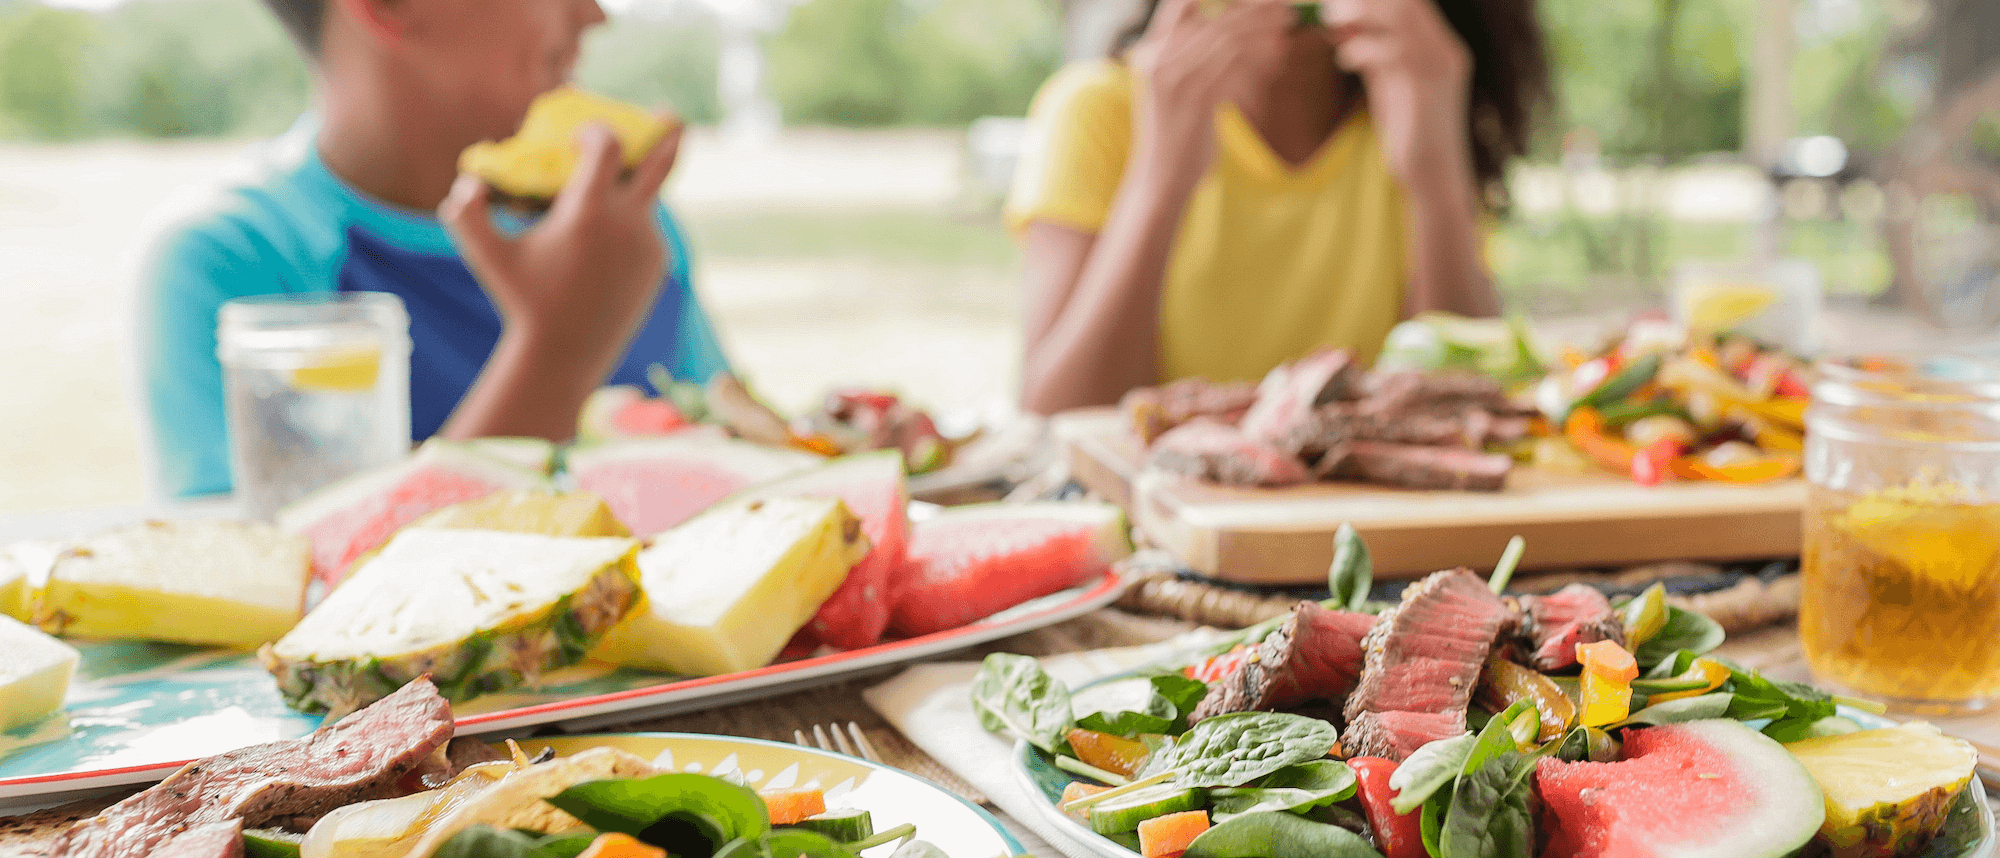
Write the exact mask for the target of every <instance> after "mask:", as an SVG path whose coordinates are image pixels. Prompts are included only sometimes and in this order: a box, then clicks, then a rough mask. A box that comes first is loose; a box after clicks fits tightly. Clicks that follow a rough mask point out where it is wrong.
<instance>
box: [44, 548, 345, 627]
mask: <svg viewBox="0 0 2000 858" xmlns="http://www.w3.org/2000/svg"><path fill="white" fill-rule="evenodd" d="M309 552H310V545H309V544H308V543H307V541H306V539H305V537H302V536H296V535H293V534H287V533H283V532H280V531H279V530H278V529H277V528H274V527H272V526H270V525H268V524H263V523H260V522H248V521H225V520H193V521H147V522H141V523H139V524H134V525H129V526H125V527H120V528H116V529H113V530H109V531H105V532H103V533H99V534H97V535H95V536H91V537H88V538H85V539H80V540H77V541H75V542H72V543H69V544H67V545H64V546H63V548H62V550H61V552H60V553H58V554H56V555H55V556H54V562H53V563H52V564H50V565H49V566H48V568H47V570H46V580H43V581H35V580H33V578H34V577H39V576H33V575H32V573H31V579H30V580H31V583H30V592H29V593H28V599H27V605H28V620H29V622H32V623H34V624H35V625H38V626H41V628H42V630H43V631H45V632H48V633H50V634H57V635H74V636H80V637H95V638H119V639H132V640H153V641H169V642H173V643H190V644H214V645H219V646H234V647H245V648H248V647H254V646H257V645H259V644H263V643H268V642H270V641H274V640H277V639H278V637H279V636H281V635H283V634H284V633H285V632H287V631H289V630H290V629H291V628H292V626H293V625H294V624H296V623H297V622H298V621H299V617H300V616H301V615H302V614H304V613H305V597H306V577H307V574H308V572H309V570H310V568H311V560H310V553H309ZM19 553H20V552H19V551H18V550H17V551H16V554H17V555H18V554H19Z"/></svg>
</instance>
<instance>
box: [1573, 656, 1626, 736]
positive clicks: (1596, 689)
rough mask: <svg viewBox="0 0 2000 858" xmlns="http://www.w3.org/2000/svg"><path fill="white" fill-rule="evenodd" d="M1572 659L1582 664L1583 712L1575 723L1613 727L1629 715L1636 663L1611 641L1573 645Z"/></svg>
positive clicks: (1587, 725) (1586, 725)
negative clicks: (1574, 650)
mask: <svg viewBox="0 0 2000 858" xmlns="http://www.w3.org/2000/svg"><path fill="white" fill-rule="evenodd" d="M1576 660H1577V661H1578V662H1579V663H1581V664H1582V665H1583V713H1582V715H1581V717H1580V718H1578V723H1581V724H1582V725H1583V726H1585V727H1602V726H1604V725H1606V724H1616V723H1618V722H1619V721H1623V720H1625V718H1626V717H1627V716H1629V715H1631V714H1632V680H1634V679H1637V678H1638V677H1639V662H1638V661H1637V660H1636V659H1634V658H1633V657H1632V654H1631V653H1629V652H1626V651H1625V648H1624V647H1622V646H1619V645H1618V644H1617V643H1616V642H1614V641H1598V642H1596V643H1587V644H1577V645H1576Z"/></svg>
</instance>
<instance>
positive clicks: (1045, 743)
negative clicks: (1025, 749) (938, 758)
mask: <svg viewBox="0 0 2000 858" xmlns="http://www.w3.org/2000/svg"><path fill="white" fill-rule="evenodd" d="M1070 705H1071V704H1070V697H1069V689H1068V688H1067V687H1065V686H1064V685H1063V684H1062V683H1060V682H1057V681H1055V680H1054V679H1052V678H1050V676H1049V675H1048V673H1047V672H1046V671H1044V670H1042V666H1041V664H1039V663H1037V662H1036V661H1035V660H1034V659H1032V658H1029V657H1027V656H1025V655H1014V654H1012V653H1004V652H996V653H993V654H992V655H989V656H987V657H986V661H985V662H984V663H982V664H981V665H980V666H979V674H978V675H977V676H975V677H973V680H972V709H973V711H975V712H977V713H979V723H980V725H981V726H983V727H985V728H986V729H988V730H991V731H993V732H995V733H1009V734H1012V735H1014V736H1015V737H1017V738H1021V739H1026V740H1028V743H1029V744H1031V745H1034V746H1035V747H1037V748H1040V749H1042V750H1044V751H1047V752H1049V753H1051V754H1053V753H1056V752H1057V749H1059V748H1061V747H1062V746H1063V744H1064V736H1065V735H1066V734H1068V733H1069V731H1070V728H1072V727H1075V726H1076V715H1075V713H1074V712H1073V711H1071V709H1070Z"/></svg>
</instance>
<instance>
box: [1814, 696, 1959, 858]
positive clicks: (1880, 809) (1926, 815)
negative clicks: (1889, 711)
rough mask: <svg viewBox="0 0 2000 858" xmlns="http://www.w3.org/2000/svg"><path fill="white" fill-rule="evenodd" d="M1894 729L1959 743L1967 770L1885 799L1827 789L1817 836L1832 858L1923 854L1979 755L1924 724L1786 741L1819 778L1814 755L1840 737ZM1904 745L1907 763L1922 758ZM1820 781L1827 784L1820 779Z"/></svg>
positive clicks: (1845, 739)
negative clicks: (1847, 798) (1857, 798)
mask: <svg viewBox="0 0 2000 858" xmlns="http://www.w3.org/2000/svg"><path fill="white" fill-rule="evenodd" d="M1897 732H1901V733H1906V734H1913V735H1917V736H1921V737H1923V739H1924V740H1925V741H1930V742H1944V743H1952V744H1955V745H1957V746H1958V747H1959V748H1961V749H1963V752H1964V755H1965V761H1966V765H1965V774H1964V775H1962V776H1960V777H1958V778H1956V779H1954V780H1952V781H1950V782H1947V783H1943V784H1939V785H1937V786H1934V787H1932V788H1930V789H1928V790H1925V791H1923V792H1920V793H1917V794H1915V795H1912V796H1910V797H1908V798H1905V799H1903V800H1901V801H1896V802H1890V801H1887V800H1883V801H1877V802H1875V803H1873V804H1869V805H1858V804H1857V803H1854V802H1846V803H1843V802H1841V801H1840V795H1839V791H1838V790H1834V789H1826V790H1825V795H1826V822H1825V824H1824V825H1822V826H1821V828H1820V833H1819V839H1820V841H1821V842H1822V843H1823V844H1825V845H1826V847H1827V851H1828V854H1829V855H1830V856H1831V858H1907V856H1912V855H1917V854H1919V853H1921V852H1922V851H1923V849H1924V847H1926V846H1928V845H1929V843H1930V840H1931V837H1932V836H1933V835H1935V834H1936V833H1937V832H1938V830H1939V829H1941V828H1943V827H1944V823H1945V820H1946V817H1947V816H1948V815H1949V814H1950V813H1951V809H1952V807H1953V806H1954V805H1955V804H1956V803H1957V801H1958V797H1959V794H1960V793H1963V792H1964V791H1965V789H1966V787H1967V786H1968V785H1969V784H1970V783H1971V782H1972V778H1973V764H1974V763H1975V762H1976V760H1977V759H1978V757H1977V754H1976V753H1975V752H1973V750H1972V748H1971V746H1970V745H1966V744H1965V743H1964V742H1963V741H1961V740H1958V739H1952V738H1947V737H1945V736H1943V735H1942V734H1941V733H1940V732H1939V731H1938V729H1937V728H1936V727H1934V726H1932V725H1929V724H1922V723H1910V724H1904V725H1902V726H1899V727H1894V728H1887V729H1884V730H1869V731H1865V732H1864V733H1859V734H1847V735H1845V736H1832V737H1826V738H1821V739H1807V740H1804V741H1800V742H1794V743H1792V744H1790V745H1787V746H1786V747H1787V748H1788V749H1790V750H1792V751H1793V753H1794V754H1795V755H1797V756H1799V757H1800V761H1801V762H1803V763H1805V765H1806V768H1807V770H1809V771H1813V772H1814V778H1815V779H1818V778H1820V777H1821V774H1820V772H1819V770H1817V769H1815V767H1814V762H1815V759H1816V758H1817V757H1821V756H1822V755H1824V756H1827V757H1831V756H1833V755H1832V754H1830V753H1829V752H1828V751H1826V750H1825V748H1827V747H1829V746H1831V747H1832V748H1835V749H1838V748H1840V746H1841V744H1842V743H1843V742H1849V741H1853V739H1854V737H1857V736H1861V735H1867V734H1890V733H1897ZM1913 741H1914V740H1913ZM1902 750H1904V751H1905V752H1907V753H1908V754H1909V759H1908V762H1909V763H1910V764H1912V765H1915V764H1916V763H1917V761H1918V760H1920V759H1922V755H1921V754H1919V753H1917V751H1916V749H1911V748H1908V747H1907V746H1905V747H1904V748H1903V749H1902ZM1929 750H1932V751H1936V750H1937V748H1936V747H1935V746H1933V747H1932V748H1930V749H1929ZM1946 753H1949V752H1946ZM1821 785H1822V787H1825V786H1826V784H1825V783H1824V782H1822V784H1821Z"/></svg>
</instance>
